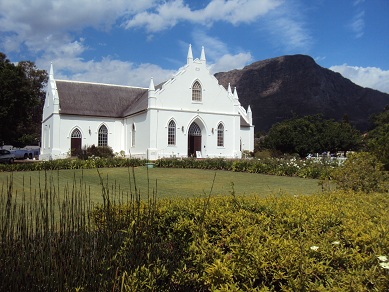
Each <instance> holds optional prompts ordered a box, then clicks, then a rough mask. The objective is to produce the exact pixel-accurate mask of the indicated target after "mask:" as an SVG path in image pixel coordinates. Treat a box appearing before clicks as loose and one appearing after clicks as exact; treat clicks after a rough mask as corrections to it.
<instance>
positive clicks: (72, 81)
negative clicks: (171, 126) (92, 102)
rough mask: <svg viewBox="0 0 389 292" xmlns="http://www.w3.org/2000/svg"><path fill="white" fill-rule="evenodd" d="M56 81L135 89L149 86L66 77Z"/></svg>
mask: <svg viewBox="0 0 389 292" xmlns="http://www.w3.org/2000/svg"><path fill="white" fill-rule="evenodd" d="M55 81H60V82H68V83H83V84H93V85H103V86H114V87H124V88H135V89H145V90H148V88H147V87H140V86H132V85H120V84H109V83H98V82H89V81H78V80H65V79H55Z"/></svg>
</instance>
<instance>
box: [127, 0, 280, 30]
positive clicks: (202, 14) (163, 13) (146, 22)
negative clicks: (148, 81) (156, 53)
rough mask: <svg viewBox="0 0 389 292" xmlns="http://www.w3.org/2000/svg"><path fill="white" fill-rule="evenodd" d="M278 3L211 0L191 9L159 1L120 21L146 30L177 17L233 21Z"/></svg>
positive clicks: (172, 23)
mask: <svg viewBox="0 0 389 292" xmlns="http://www.w3.org/2000/svg"><path fill="white" fill-rule="evenodd" d="M280 4H281V1H280V0H262V1H258V0H229V1H226V0H211V1H210V3H209V4H208V5H207V6H206V7H205V8H203V9H199V10H192V9H191V8H190V7H189V5H188V4H185V2H184V0H172V1H165V2H163V3H161V4H159V5H158V6H156V7H154V10H153V11H144V12H142V13H139V14H135V15H132V16H131V15H130V17H129V18H130V19H129V20H128V21H126V22H125V23H124V24H123V25H124V27H126V28H127V29H130V28H136V27H144V28H146V30H147V31H148V32H158V31H162V30H165V29H168V28H171V27H173V26H175V25H176V24H177V23H178V22H181V21H189V22H192V23H197V24H203V25H212V24H213V23H214V22H217V21H223V22H227V23H231V24H234V25H237V24H239V23H249V22H252V21H255V20H256V19H257V18H258V17H260V16H262V15H265V14H266V13H268V12H269V11H271V10H273V9H275V8H276V7H278V6H279V5H280Z"/></svg>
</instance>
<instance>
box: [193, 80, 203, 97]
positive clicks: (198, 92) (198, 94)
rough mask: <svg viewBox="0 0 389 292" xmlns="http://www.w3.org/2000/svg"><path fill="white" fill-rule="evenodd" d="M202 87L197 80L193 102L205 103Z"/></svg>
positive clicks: (194, 84) (194, 86) (194, 83)
mask: <svg viewBox="0 0 389 292" xmlns="http://www.w3.org/2000/svg"><path fill="white" fill-rule="evenodd" d="M202 91H203V89H202V86H201V83H200V81H198V80H196V81H195V82H193V84H192V101H193V102H202V101H203V94H202Z"/></svg>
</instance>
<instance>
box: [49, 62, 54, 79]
mask: <svg viewBox="0 0 389 292" xmlns="http://www.w3.org/2000/svg"><path fill="white" fill-rule="evenodd" d="M49 79H54V68H53V63H52V62H51V63H50V72H49Z"/></svg>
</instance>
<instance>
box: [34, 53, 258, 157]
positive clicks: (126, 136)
mask: <svg viewBox="0 0 389 292" xmlns="http://www.w3.org/2000/svg"><path fill="white" fill-rule="evenodd" d="M50 78H51V79H50V81H49V87H48V94H47V97H46V101H45V103H46V104H45V107H44V113H43V118H44V120H43V123H42V150H41V159H44V160H45V159H57V158H65V157H68V156H69V153H70V145H71V133H72V131H73V130H74V129H75V128H76V127H77V128H78V129H79V130H80V131H81V134H82V148H84V147H88V146H91V145H93V144H94V145H96V146H97V144H98V129H99V127H100V126H101V125H103V124H104V125H105V126H106V127H107V129H108V145H109V146H110V147H112V149H113V151H114V152H117V153H120V151H124V153H125V155H127V156H131V157H140V158H148V159H151V160H153V159H158V158H162V157H187V155H188V137H189V136H188V130H189V127H190V125H191V124H192V123H193V122H196V123H197V124H198V125H199V126H200V128H201V155H202V157H226V158H240V157H241V147H242V151H243V150H249V151H253V149H254V127H253V126H252V127H241V126H240V118H241V116H243V117H244V118H245V120H246V121H248V122H249V123H251V112H250V113H246V111H245V109H243V108H242V107H241V106H240V103H239V100H238V97H237V95H236V94H233V93H232V92H231V91H230V90H226V89H225V88H224V87H222V86H221V85H219V84H218V81H217V79H216V78H215V77H214V76H213V75H212V74H210V72H209V70H208V69H207V66H206V61H205V59H202V60H199V59H195V60H193V59H191V60H189V59H188V64H187V65H186V66H184V67H183V68H182V69H181V70H180V71H179V72H178V73H177V74H176V75H175V76H174V77H173V78H172V79H170V80H168V81H167V82H166V83H165V84H164V85H163V87H162V88H159V89H157V90H151V89H150V91H149V108H148V109H147V110H146V111H145V112H141V113H138V114H135V115H132V116H129V117H125V118H121V119H113V118H104V117H86V116H71V115H60V114H59V113H58V103H59V101H58V100H59V99H60V98H61V97H58V96H56V94H57V91H56V90H55V81H54V78H53V76H52V74H50ZM195 81H198V82H200V84H201V87H202V92H201V93H202V100H201V101H192V85H193V83H194V82H195ZM150 92H151V93H152V94H151V93H150ZM235 93H236V92H235ZM150 97H151V98H150ZM56 104H57V106H56ZM172 119H173V120H174V121H175V123H176V143H175V145H168V124H169V122H170V121H171V120H172ZM220 123H222V124H223V126H224V145H223V146H222V147H219V146H217V128H218V125H219V124H220ZM133 125H135V143H133V135H132V132H133Z"/></svg>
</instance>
